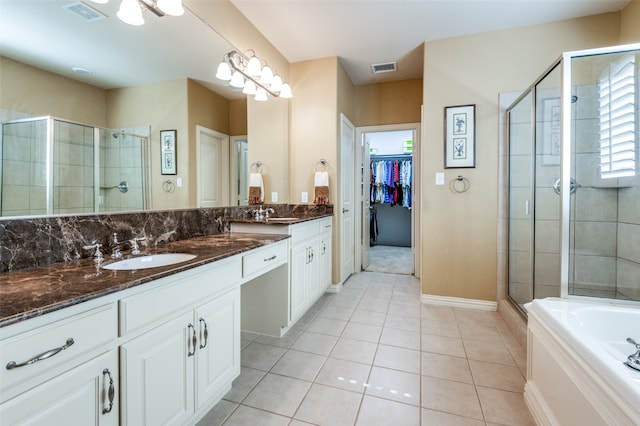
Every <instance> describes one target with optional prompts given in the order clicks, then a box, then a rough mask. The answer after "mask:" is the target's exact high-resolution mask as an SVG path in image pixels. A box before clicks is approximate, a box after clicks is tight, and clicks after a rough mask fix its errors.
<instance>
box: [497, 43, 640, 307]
mask: <svg viewBox="0 0 640 426" xmlns="http://www.w3.org/2000/svg"><path fill="white" fill-rule="evenodd" d="M639 50H640V43H636V44H629V45H622V46H613V47H605V48H597V49H587V50H577V51H570V52H564V53H563V54H562V55H560V57H559V58H558V59H557V60H555V61H554V62H553V63H552V64H551V65H550V66H549V67H548V68H547V69H546V70H545V71H544V72H543V73H542V74H541V75H540V76H539V77H538V78H537V79H536V80H535V81H534V82H533V83H532V84H531V85H530V86H529V87H528V88H527V89H525V90H524V91H523V92H522V93H521V94H520V96H518V97H517V99H516V100H515V101H514V102H512V103H511V105H509V107H508V108H507V109H506V111H507V140H509V141H511V115H510V114H509V113H510V112H511V111H512V109H513V108H514V107H516V106H518V105H519V104H520V103H521V102H522V101H523V100H524V99H526V97H527V96H531V104H530V105H531V110H530V127H531V129H530V130H531V133H530V137H531V139H530V144H531V148H532V151H531V158H530V166H531V171H530V174H529V176H528V178H529V182H530V183H531V187H530V193H531V196H532V197H531V199H533V200H534V207H533V211H534V212H535V200H536V194H535V192H536V189H537V188H538V186H537V185H536V173H537V172H536V162H537V161H538V159H537V158H536V156H537V150H536V149H537V147H536V144H537V143H538V140H537V139H536V136H537V132H538V131H539V129H538V128H537V127H538V126H537V124H538V123H539V121H540V120H539V118H538V117H537V115H538V113H539V111H538V109H537V102H538V97H537V86H538V84H539V83H541V82H542V81H543V80H544V79H545V78H547V76H549V75H550V74H551V73H552V72H554V71H555V70H556V69H558V68H559V71H560V135H561V141H560V142H561V152H560V166H559V167H560V194H559V195H560V213H559V214H560V221H559V225H560V231H559V249H560V250H559V252H560V276H559V277H558V278H559V287H560V288H559V290H560V291H559V294H558V296H559V297H561V298H574V299H589V300H593V299H594V297H593V296H585V295H575V294H571V292H570V291H569V286H570V280H571V267H572V264H571V259H570V256H571V227H572V226H575V225H574V224H572V217H571V208H572V207H571V203H572V200H571V194H572V190H573V186H572V185H573V183H572V172H573V170H572V162H571V161H572V154H573V152H572V136H573V135H572V131H573V130H572V120H573V117H572V112H571V106H572V96H573V94H572V89H573V85H572V60H574V59H576V58H582V57H590V56H598V55H607V54H618V53H625V52H637V51H639ZM637 69H638V65H636V72H637ZM635 84H636V87H638V84H639V83H638V78H636V83H635ZM639 98H640V95H639V94H638V93H636V99H635V102H638V101H639ZM636 111H637V106H636ZM536 120H538V121H536ZM638 122H640V120H639V119H638V117H636V123H638ZM637 127H640V126H637ZM638 132H639V129H638V128H636V149H638V136H637V135H638ZM637 152H638V151H636V153H637ZM637 157H638V156H637V154H636V170H638V166H637V164H638V158H637ZM507 158H508V161H507V176H508V177H509V185H508V194H509V196H508V197H507V199H508V201H507V211H508V212H509V215H508V221H507V222H508V225H507V231H508V233H507V235H509V233H511V232H512V229H511V227H512V225H511V219H512V218H511V206H510V203H511V197H512V195H511V182H510V180H511V175H510V172H511V170H510V168H511V143H509V144H508V146H507ZM535 226H536V220H535V214H534V215H533V216H531V219H530V231H531V234H530V236H531V239H530V247H529V260H530V263H529V265H530V271H529V272H530V276H529V279H530V281H529V284H530V286H531V287H530V288H531V293H530V294H531V300H533V299H535V298H536V295H535V285H536V280H535V278H536V277H535V272H536V271H535V261H536V259H535V256H536V251H535V245H536V240H535V235H536V234H535ZM507 241H508V243H507V244H508V246H507V250H506V256H507V269H506V284H507V290H506V296H507V299H509V300H510V301H511V302H513V305H515V306H516V307H517V308H518V309H519V310H520V311H521V312H523V313H525V314H526V311H525V310H524V309H523V307H522V306H521V305H520V304H519V302H518V301H516V300H515V299H514V298H513V297H512V295H511V294H510V287H511V278H510V274H511V269H510V265H509V261H510V250H511V249H510V247H509V244H510V242H511V240H510V236H508V237H507ZM597 300H603V298H602V297H597ZM604 300H610V299H607V298H604ZM613 300H615V301H616V303H633V304H638V301H637V300H624V299H613Z"/></svg>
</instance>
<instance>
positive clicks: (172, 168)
mask: <svg viewBox="0 0 640 426" xmlns="http://www.w3.org/2000/svg"><path fill="white" fill-rule="evenodd" d="M177 133H178V132H177V130H161V131H160V162H161V173H162V174H163V175H175V174H177V172H178V170H177V168H178V166H177V164H176V160H177V158H176V143H177Z"/></svg>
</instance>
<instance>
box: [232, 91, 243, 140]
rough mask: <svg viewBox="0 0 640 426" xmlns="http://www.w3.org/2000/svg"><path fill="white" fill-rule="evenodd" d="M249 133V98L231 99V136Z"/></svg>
mask: <svg viewBox="0 0 640 426" xmlns="http://www.w3.org/2000/svg"><path fill="white" fill-rule="evenodd" d="M246 135H247V98H242V99H233V100H230V101H229V136H246Z"/></svg>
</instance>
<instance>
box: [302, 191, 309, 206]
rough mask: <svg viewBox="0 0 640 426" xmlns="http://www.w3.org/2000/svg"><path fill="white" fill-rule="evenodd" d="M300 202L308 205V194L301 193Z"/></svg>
mask: <svg viewBox="0 0 640 426" xmlns="http://www.w3.org/2000/svg"><path fill="white" fill-rule="evenodd" d="M300 201H301V202H302V203H308V202H309V193H308V192H303V193H302V194H301V196H300Z"/></svg>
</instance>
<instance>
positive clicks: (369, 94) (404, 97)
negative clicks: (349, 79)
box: [354, 78, 422, 127]
mask: <svg viewBox="0 0 640 426" xmlns="http://www.w3.org/2000/svg"><path fill="white" fill-rule="evenodd" d="M355 99H356V101H355V102H356V109H355V117H354V119H355V122H354V124H355V125H356V126H358V127H361V126H379V125H384V124H399V123H419V122H420V121H421V116H420V113H421V111H420V107H421V105H422V79H421V78H414V79H410V80H402V81H393V82H389V83H376V84H367V85H363V86H357V87H356V90H355Z"/></svg>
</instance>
